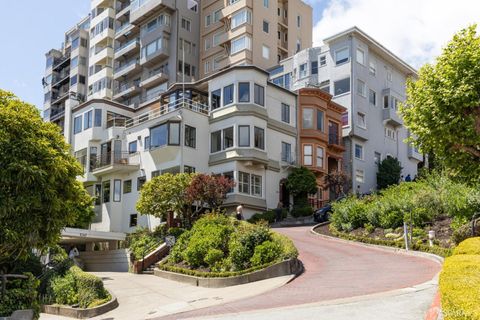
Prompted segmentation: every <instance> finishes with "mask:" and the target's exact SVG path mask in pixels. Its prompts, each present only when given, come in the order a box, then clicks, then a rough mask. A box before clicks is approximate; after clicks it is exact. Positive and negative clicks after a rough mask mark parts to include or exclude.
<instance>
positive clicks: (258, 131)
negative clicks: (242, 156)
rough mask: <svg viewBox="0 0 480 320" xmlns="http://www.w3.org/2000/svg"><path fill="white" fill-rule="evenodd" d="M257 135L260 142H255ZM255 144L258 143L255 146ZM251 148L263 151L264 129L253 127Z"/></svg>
mask: <svg viewBox="0 0 480 320" xmlns="http://www.w3.org/2000/svg"><path fill="white" fill-rule="evenodd" d="M257 133H258V134H259V135H260V136H261V140H257ZM257 142H259V143H258V144H257ZM253 147H254V148H257V149H260V150H265V129H264V128H260V127H257V126H254V127H253Z"/></svg>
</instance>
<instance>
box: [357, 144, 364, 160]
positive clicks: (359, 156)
mask: <svg viewBox="0 0 480 320" xmlns="http://www.w3.org/2000/svg"><path fill="white" fill-rule="evenodd" d="M355 158H356V159H359V160H363V147H362V146H361V145H359V144H355Z"/></svg>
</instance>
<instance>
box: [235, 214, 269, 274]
mask: <svg viewBox="0 0 480 320" xmlns="http://www.w3.org/2000/svg"><path fill="white" fill-rule="evenodd" d="M268 240H270V230H269V229H268V227H267V226H265V225H251V224H242V225H241V226H239V228H238V230H237V233H236V234H235V235H234V236H233V237H232V239H231V240H230V242H229V252H230V259H231V262H232V266H233V268H234V270H243V269H246V268H248V267H249V266H250V259H251V257H252V256H253V253H254V251H255V247H256V246H258V245H260V244H262V243H263V242H265V241H268Z"/></svg>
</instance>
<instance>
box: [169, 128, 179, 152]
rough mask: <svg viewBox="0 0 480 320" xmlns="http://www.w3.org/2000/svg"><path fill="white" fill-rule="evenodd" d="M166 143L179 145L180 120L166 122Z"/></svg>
mask: <svg viewBox="0 0 480 320" xmlns="http://www.w3.org/2000/svg"><path fill="white" fill-rule="evenodd" d="M168 129H169V130H168V144H169V145H174V146H178V145H180V122H170V123H168Z"/></svg>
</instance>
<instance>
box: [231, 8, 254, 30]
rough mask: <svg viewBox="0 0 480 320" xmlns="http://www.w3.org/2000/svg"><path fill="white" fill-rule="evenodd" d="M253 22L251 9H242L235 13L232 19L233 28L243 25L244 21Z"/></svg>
mask: <svg viewBox="0 0 480 320" xmlns="http://www.w3.org/2000/svg"><path fill="white" fill-rule="evenodd" d="M251 22H252V13H251V12H250V11H249V10H246V9H244V10H242V11H239V12H237V13H235V14H234V15H233V16H232V19H231V28H232V30H233V29H235V28H237V27H239V26H241V25H242V24H244V23H249V24H251Z"/></svg>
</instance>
